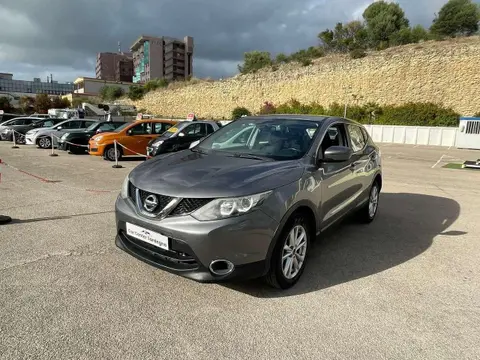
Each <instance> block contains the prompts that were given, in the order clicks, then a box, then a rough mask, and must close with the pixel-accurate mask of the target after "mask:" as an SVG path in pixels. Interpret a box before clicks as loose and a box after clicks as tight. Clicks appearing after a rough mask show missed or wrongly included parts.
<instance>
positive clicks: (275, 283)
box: [265, 214, 312, 289]
mask: <svg viewBox="0 0 480 360" xmlns="http://www.w3.org/2000/svg"><path fill="white" fill-rule="evenodd" d="M311 234H312V231H311V229H310V223H309V221H308V219H307V218H306V217H305V216H304V215H302V214H297V215H294V217H293V218H292V219H291V220H290V221H289V222H288V223H287V225H286V226H285V227H284V228H283V230H282V233H281V235H280V237H279V238H278V241H277V243H276V245H275V248H274V250H273V253H272V257H271V259H270V269H269V270H268V273H267V275H265V281H266V282H267V284H269V285H270V286H272V287H274V288H277V289H288V288H290V287H292V286H293V285H295V284H296V283H297V282H298V280H299V279H300V277H301V276H302V274H303V271H304V270H305V265H306V262H307V258H308V253H309V251H310V244H311V239H310V236H311ZM302 239H303V241H302ZM289 254H290V256H289ZM302 259H303V260H302ZM295 264H297V266H295ZM292 266H293V267H292Z"/></svg>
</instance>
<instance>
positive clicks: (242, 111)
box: [232, 107, 252, 120]
mask: <svg viewBox="0 0 480 360" xmlns="http://www.w3.org/2000/svg"><path fill="white" fill-rule="evenodd" d="M244 115H245V116H250V115H252V113H251V112H250V111H249V110H248V109H247V108H245V107H236V108H235V109H233V110H232V120H238V119H240V118H241V117H242V116H244Z"/></svg>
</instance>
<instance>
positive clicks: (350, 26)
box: [318, 21, 368, 53]
mask: <svg viewBox="0 0 480 360" xmlns="http://www.w3.org/2000/svg"><path fill="white" fill-rule="evenodd" d="M318 38H319V39H320V42H321V44H322V47H323V48H324V49H325V51H327V52H341V53H345V52H348V51H352V50H354V49H365V48H366V47H367V39H368V34H367V30H366V28H365V26H364V25H363V24H362V23H361V22H360V21H351V22H349V23H346V24H343V23H337V25H335V28H334V29H333V30H330V29H327V30H325V31H322V32H321V33H320V34H318Z"/></svg>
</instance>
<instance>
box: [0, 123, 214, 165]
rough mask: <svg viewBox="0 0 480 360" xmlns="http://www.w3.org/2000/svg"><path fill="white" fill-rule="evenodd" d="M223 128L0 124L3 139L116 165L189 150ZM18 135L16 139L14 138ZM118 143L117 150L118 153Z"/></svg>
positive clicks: (126, 124)
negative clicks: (133, 158) (86, 155)
mask: <svg viewBox="0 0 480 360" xmlns="http://www.w3.org/2000/svg"><path fill="white" fill-rule="evenodd" d="M221 126H222V125H221V124H220V123H217V122H215V121H198V120H196V121H178V120H165V119H141V120H137V121H127V122H126V121H102V120H98V119H68V120H65V119H56V118H41V117H33V116H30V117H18V118H14V119H10V120H8V121H6V122H4V123H1V124H0V139H1V140H8V141H13V136H15V141H16V142H17V143H19V144H27V145H36V146H37V147H39V148H42V149H48V148H51V147H52V146H53V147H54V148H58V149H59V150H65V151H69V152H71V153H73V154H80V153H85V152H88V153H89V154H90V155H94V156H103V158H104V159H106V160H110V161H115V160H119V159H121V158H122V157H124V156H132V155H134V156H135V155H137V156H138V155H146V156H147V157H153V156H157V155H159V154H163V153H166V152H175V151H180V150H183V149H188V148H189V146H190V145H191V144H192V143H194V142H195V141H198V140H200V139H201V138H204V137H205V136H208V135H210V134H211V133H213V132H215V131H216V130H218V129H219V128H220V127H221ZM14 134H15V135H14ZM115 142H116V143H117V145H118V146H117V147H116V150H115Z"/></svg>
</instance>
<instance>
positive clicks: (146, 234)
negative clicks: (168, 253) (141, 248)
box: [126, 222, 169, 250]
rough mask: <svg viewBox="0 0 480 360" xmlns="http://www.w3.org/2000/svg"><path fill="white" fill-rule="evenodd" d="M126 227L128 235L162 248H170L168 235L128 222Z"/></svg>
mask: <svg viewBox="0 0 480 360" xmlns="http://www.w3.org/2000/svg"><path fill="white" fill-rule="evenodd" d="M126 228H127V235H129V236H131V237H134V238H135V239H138V240H142V241H144V242H146V243H148V244H151V245H153V246H156V247H158V248H160V249H164V250H169V247H168V237H166V236H163V235H162V234H159V233H157V232H155V231H152V230H147V229H145V228H143V227H140V226H137V225H134V224H130V223H128V222H127V223H126Z"/></svg>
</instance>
